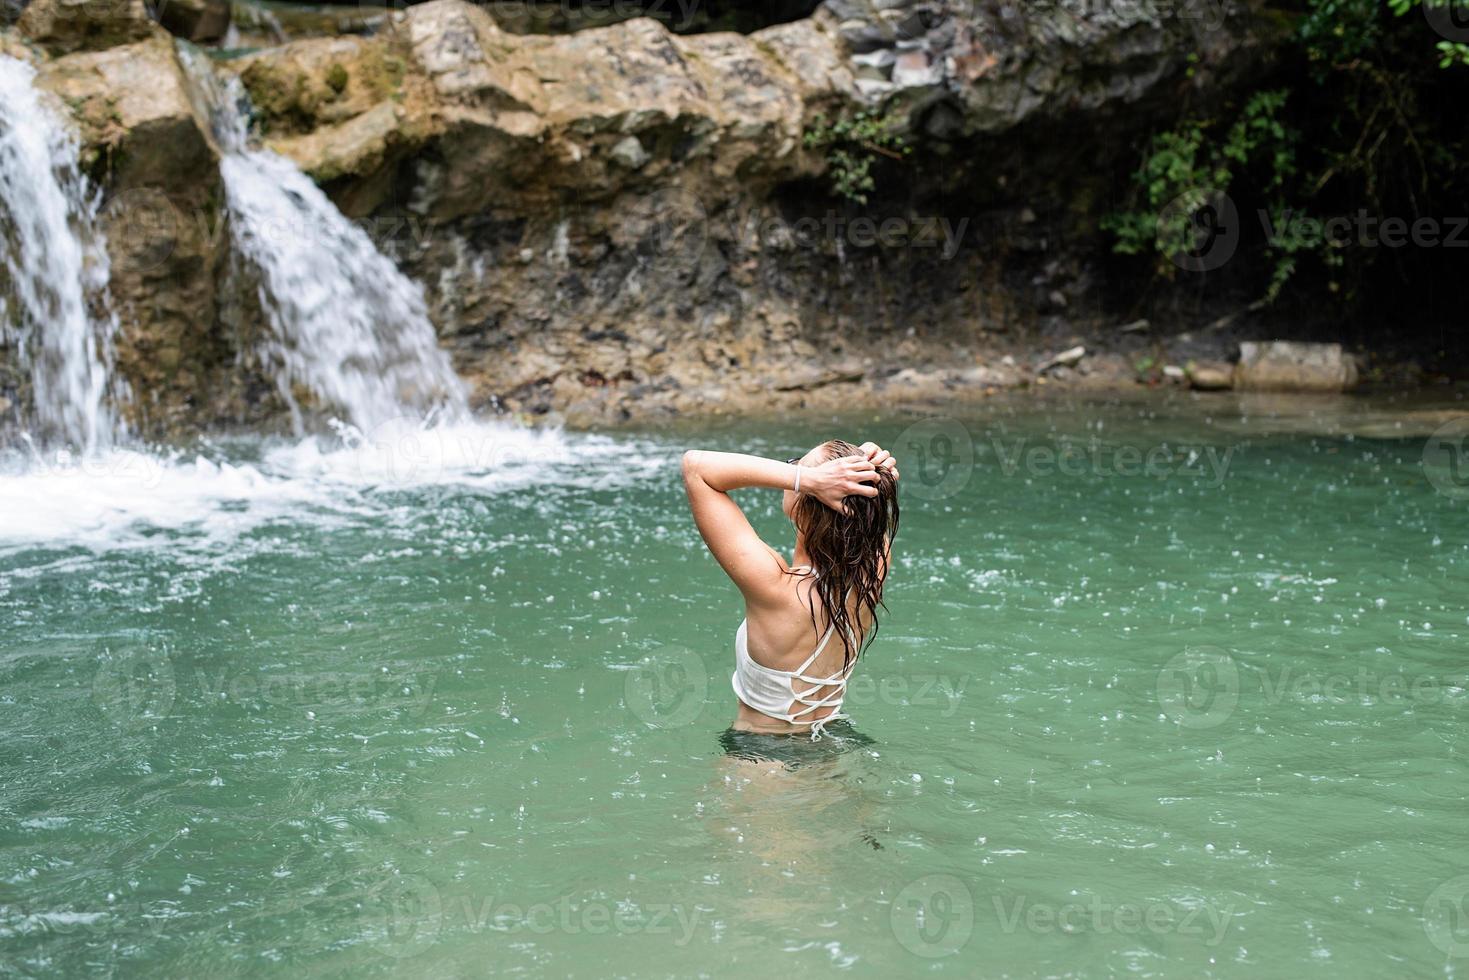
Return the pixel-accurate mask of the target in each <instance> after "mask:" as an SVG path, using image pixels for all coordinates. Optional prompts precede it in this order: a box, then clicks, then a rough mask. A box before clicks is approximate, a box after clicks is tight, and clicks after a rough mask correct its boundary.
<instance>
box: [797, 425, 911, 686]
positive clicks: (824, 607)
mask: <svg viewBox="0 0 1469 980" xmlns="http://www.w3.org/2000/svg"><path fill="white" fill-rule="evenodd" d="M819 448H820V449H821V450H822V453H823V456H824V457H825V459H826V460H828V461H829V460H833V459H838V458H840V457H842V456H860V455H862V450H860V449H858V448H857V447H856V446H854V445H852V444H851V443H850V442H844V441H842V440H841V439H833V440H831V441H830V442H826V443H823V444H822V445H821V446H820V447H819ZM876 486H877V496H876V497H864V496H861V495H860V494H853V495H852V496H849V497H846V498H844V503H845V504H846V507H847V513H846V514H838V513H837V512H836V511H834V510H832V509H831V508H830V507H828V506H826V505H825V504H823V503H822V502H821V501H820V500H817V499H816V498H815V497H812V496H810V495H808V494H801V495H800V497H798V498H797V500H796V504H795V506H794V507H793V508H792V512H791V517H792V519H793V520H794V521H795V523H796V526H797V527H798V528H800V529H801V532H802V534H803V535H804V536H805V539H806V553H807V554H808V555H810V556H811V568H812V570H813V571H815V572H817V573H818V574H817V575H816V578H815V579H814V581H813V582H812V585H811V592H810V594H809V596H808V597H807V602H808V604H809V605H810V607H811V625H812V627H813V628H815V629H820V628H821V620H820V618H819V617H818V615H817V605H818V603H819V604H820V607H821V612H822V613H823V614H824V616H825V618H826V621H827V622H828V623H830V624H831V625H832V626H834V627H836V632H837V635H838V636H840V637H841V640H842V648H843V657H842V669H843V671H845V670H846V669H847V668H849V667H851V666H852V661H854V660H856V659H857V657H858V655H859V654H860V653H861V652H862V650H861V648H862V647H863V646H865V645H866V644H864V643H862V642H861V641H860V640H858V641H856V642H855V643H854V640H853V638H854V637H860V636H861V635H862V631H861V630H860V629H859V628H858V627H859V626H860V624H861V614H862V611H863V610H866V612H867V614H868V616H869V617H870V618H871V620H872V629H871V631H870V632H869V633H868V634H867V642H868V643H870V642H872V639H873V638H874V637H876V636H877V607H878V606H882V607H883V609H887V606H886V605H885V604H884V603H883V601H882V586H883V580H884V579H885V578H886V576H887V568H886V564H885V563H886V558H887V554H888V547H889V545H890V543H891V542H892V540H893V538H894V537H895V536H896V535H897V533H898V481H897V480H895V479H893V475H892V474H891V473H890V472H888V470H887V469H886V468H882V469H879V470H878V471H877V483H876ZM849 593H850V594H852V595H855V596H856V597H857V618H856V620H855V621H854V620H853V617H852V615H851V614H850V613H849V612H848V611H847V595H848V594H849Z"/></svg>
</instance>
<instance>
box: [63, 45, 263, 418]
mask: <svg viewBox="0 0 1469 980" xmlns="http://www.w3.org/2000/svg"><path fill="white" fill-rule="evenodd" d="M37 84H39V85H40V86H41V87H42V88H44V89H46V90H48V91H50V92H52V93H54V94H55V95H57V96H59V98H60V99H61V101H62V102H63V103H64V104H66V105H68V106H70V107H71V108H72V111H73V114H74V118H75V119H76V122H77V124H78V127H79V132H80V135H81V138H82V140H83V142H84V145H85V147H86V150H85V152H84V157H83V163H84V165H86V166H87V169H88V171H89V173H90V174H91V176H92V178H93V179H94V180H95V181H96V182H97V183H98V184H99V185H100V186H101V187H102V189H103V200H102V206H101V210H100V214H99V218H100V221H101V225H102V230H103V233H104V234H105V235H106V238H107V248H108V252H109V254H110V256H111V260H112V281H111V285H110V291H111V294H112V297H113V302H114V306H115V308H116V310H117V313H118V316H119V320H120V323H121V331H120V335H119V337H118V344H117V367H118V371H119V373H120V374H121V375H122V377H123V378H124V379H125V381H126V382H127V384H128V386H129V387H130V388H131V389H132V391H133V392H134V396H135V397H134V398H133V399H132V401H131V403H130V404H129V405H128V406H127V411H128V413H129V418H128V421H129V423H130V424H131V425H132V426H133V427H134V428H135V429H136V430H137V431H139V432H141V433H143V434H145V435H149V436H155V435H160V434H173V433H179V432H184V431H189V430H191V429H194V428H197V427H201V426H208V425H214V424H219V423H223V422H233V421H239V420H243V419H246V418H250V417H251V409H250V407H249V406H248V405H247V402H246V399H245V398H244V396H243V391H244V388H245V386H246V385H247V384H249V383H250V382H249V379H247V378H246V377H244V375H243V374H242V372H241V371H240V370H239V368H238V366H237V363H236V362H237V360H238V358H237V350H236V338H235V337H234V335H233V333H232V331H231V329H230V327H229V324H228V322H227V318H226V317H225V315H224V314H225V312H226V310H225V306H226V304H225V298H224V295H223V294H222V292H221V289H220V286H221V283H222V281H223V279H224V276H225V271H226V268H227V260H228V247H227V243H228V234H227V230H226V229H225V228H224V226H223V223H222V221H221V218H220V200H221V194H222V189H221V185H220V180H219V156H218V152H217V150H216V149H215V147H214V146H213V144H212V141H211V139H210V137H209V135H208V127H207V125H206V124H205V122H204V120H203V119H201V118H200V117H199V115H198V113H197V111H196V109H195V106H194V104H193V102H192V101H191V99H190V96H189V90H188V86H187V83H186V80H185V77H184V74H183V69H182V67H181V66H180V65H179V62H178V58H177V54H176V52H175V50H174V46H173V42H172V41H171V40H170V39H169V38H168V37H167V36H164V35H155V36H152V37H150V38H149V39H148V40H146V41H143V42H140V43H136V44H129V45H123V46H119V47H114V48H110V49H108V50H105V51H96V52H81V53H77V54H72V55H68V56H64V57H60V58H56V59H54V60H52V61H49V62H46V63H44V64H42V66H41V71H40V75H39V76H38V79H37Z"/></svg>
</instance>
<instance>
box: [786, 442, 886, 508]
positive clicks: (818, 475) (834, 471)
mask: <svg viewBox="0 0 1469 980" xmlns="http://www.w3.org/2000/svg"><path fill="white" fill-rule="evenodd" d="M876 482H877V467H876V466H874V465H873V463H872V460H870V459H868V458H866V457H865V456H838V457H837V458H836V459H831V460H827V461H826V462H825V463H822V464H821V465H820V466H808V467H806V468H805V469H804V471H803V472H802V475H801V492H802V493H809V494H810V495H811V496H813V497H815V498H816V499H817V500H819V501H821V502H822V503H823V504H825V505H826V506H828V507H830V508H831V509H832V510H834V511H836V512H837V513H838V514H845V513H846V512H847V509H846V506H845V505H844V504H843V503H842V501H843V499H844V498H846V497H852V496H857V497H876V496H877V487H876V486H874V484H875V483H876Z"/></svg>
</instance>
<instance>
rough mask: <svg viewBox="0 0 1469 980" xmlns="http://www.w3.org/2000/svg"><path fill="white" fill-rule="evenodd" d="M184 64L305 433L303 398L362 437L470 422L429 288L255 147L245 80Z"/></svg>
mask: <svg viewBox="0 0 1469 980" xmlns="http://www.w3.org/2000/svg"><path fill="white" fill-rule="evenodd" d="M181 54H182V60H183V63H184V65H185V68H186V70H187V71H188V73H189V75H190V77H191V79H192V81H193V84H194V86H195V89H196V98H198V99H199V100H200V101H201V103H203V107H204V108H205V109H206V111H207V112H208V114H209V118H210V120H211V123H212V126H213V129H214V134H215V139H216V141H217V142H218V143H219V145H220V147H221V149H222V151H223V153H224V159H223V160H222V161H221V164H220V170H221V173H222V176H223V180H224V187H225V199H226V204H227V207H228V211H229V222H230V229H231V236H232V239H233V244H234V247H235V249H236V251H237V253H238V254H239V255H240V256H241V257H242V258H243V259H244V260H245V261H246V262H247V263H248V264H249V265H250V266H251V267H252V268H253V269H254V270H255V271H256V272H257V273H258V275H259V281H260V289H259V296H260V302H261V305H262V307H263V308H264V309H265V311H266V314H267V316H268V317H269V320H270V328H271V329H270V331H269V334H268V337H267V339H266V340H265V341H264V343H263V344H262V347H261V349H260V355H261V359H262V361H263V362H264V364H265V366H266V368H267V370H269V371H270V372H271V374H272V375H273V376H274V378H275V380H276V384H277V387H278V389H279V391H280V394H281V397H282V398H283V399H284V400H285V402H286V403H287V404H288V405H289V406H290V408H291V412H292V418H293V421H294V423H295V426H296V430H297V431H298V432H301V431H303V430H304V414H305V413H304V411H303V407H302V405H301V404H300V400H299V399H298V398H297V391H298V389H304V390H305V391H307V392H309V393H310V395H311V400H312V401H314V402H316V403H317V404H318V405H319V406H320V407H321V408H323V409H325V410H327V411H329V412H336V413H339V414H340V415H341V416H342V417H343V418H344V419H345V420H346V421H347V422H350V423H351V424H352V425H353V426H356V427H357V428H358V429H361V430H370V429H373V428H376V427H377V426H380V425H382V424H383V423H384V422H387V421H390V420H393V419H397V418H401V417H403V416H405V415H417V416H418V417H436V418H443V419H450V420H453V419H459V418H464V417H467V415H468V402H467V398H466V395H465V391H464V385H463V383H462V382H461V381H460V380H459V378H458V376H457V375H456V374H455V373H454V370H453V367H452V366H451V365H450V363H449V357H448V355H447V354H446V353H445V352H444V351H443V350H442V349H441V348H440V347H439V344H438V337H437V334H436V333H435V331H434V327H433V324H432V323H431V322H430V321H429V318H428V307H427V303H426V302H425V300H424V295H423V290H422V288H421V287H420V286H419V285H418V284H416V283H414V282H413V281H412V280H410V279H409V278H408V277H407V276H405V275H403V273H402V272H400V271H399V270H398V268H397V266H396V265H394V264H393V262H392V261H391V260H390V259H389V258H387V257H386V256H385V255H383V254H382V253H381V252H379V251H378V249H377V247H376V246H375V245H374V243H373V241H372V239H371V238H370V237H369V236H368V235H367V233H366V232H364V231H363V230H362V229H361V228H359V227H358V226H357V225H355V224H353V223H352V222H351V221H349V220H348V219H347V218H346V217H345V216H344V215H343V214H342V213H341V212H340V211H338V210H337V208H336V206H335V205H334V204H332V202H331V200H330V199H329V198H328V197H327V196H326V195H325V194H324V193H322V191H321V189H320V188H318V187H317V186H316V184H315V183H314V182H313V181H312V180H311V179H310V178H309V177H307V176H306V175H305V174H303V173H302V172H301V171H300V169H299V168H297V167H296V165H295V164H294V163H292V162H291V161H290V160H287V159H286V158H285V157H282V156H280V155H278V154H276V153H272V152H270V151H268V150H260V149H252V148H251V146H250V143H249V138H248V133H247V128H246V118H247V117H246V112H245V107H246V106H248V101H247V99H246V96H245V93H244V90H243V87H242V86H241V85H240V82H239V80H238V79H236V78H233V77H230V78H221V77H220V76H219V75H217V74H216V73H215V72H214V71H213V69H212V66H211V65H210V64H209V62H208V60H207V58H205V57H204V56H203V55H201V54H199V53H197V52H194V51H190V50H188V49H183V50H182V52H181Z"/></svg>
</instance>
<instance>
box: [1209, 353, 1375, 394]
mask: <svg viewBox="0 0 1469 980" xmlns="http://www.w3.org/2000/svg"><path fill="white" fill-rule="evenodd" d="M1239 352H1240V358H1239V363H1238V364H1237V365H1235V369H1234V386H1235V387H1236V388H1238V389H1239V390H1241V391H1283V392H1292V391H1295V392H1341V391H1347V390H1349V389H1351V388H1353V387H1355V386H1356V384H1357V362H1356V360H1355V359H1354V358H1353V357H1352V355H1351V354H1348V353H1345V352H1343V350H1342V347H1341V344H1309V343H1299V342H1295V341H1285V340H1270V341H1259V342H1256V341H1244V342H1242V343H1241V344H1240V345H1239Z"/></svg>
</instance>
